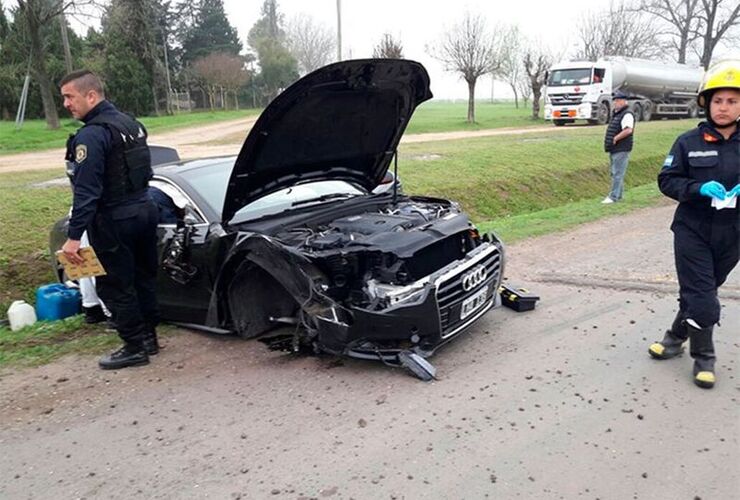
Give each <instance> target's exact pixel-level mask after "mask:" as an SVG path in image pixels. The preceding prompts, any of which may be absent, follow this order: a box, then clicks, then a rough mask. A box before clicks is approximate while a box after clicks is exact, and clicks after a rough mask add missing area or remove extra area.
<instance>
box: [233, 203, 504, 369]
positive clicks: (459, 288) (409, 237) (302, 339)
mask: <svg viewBox="0 0 740 500" xmlns="http://www.w3.org/2000/svg"><path fill="white" fill-rule="evenodd" d="M334 212H336V213H337V214H338V215H339V216H338V217H334V216H332V217H331V218H329V219H328V220H327V219H323V220H319V221H315V220H314V221H312V222H311V223H303V224H298V225H293V226H289V227H285V228H281V230H279V231H277V232H275V233H274V234H272V235H271V236H269V237H267V236H265V235H264V234H260V233H252V232H248V231H243V232H241V233H240V235H239V236H238V237H237V242H236V245H235V247H234V250H233V252H232V253H233V254H234V255H235V256H242V255H243V256H244V257H236V258H244V259H245V260H247V261H249V262H251V263H253V264H254V265H255V266H257V267H258V268H259V269H261V270H264V271H265V272H266V273H267V274H269V275H270V276H271V277H272V278H274V279H275V280H276V281H277V282H278V283H279V288H280V289H282V290H284V291H285V292H287V293H288V294H289V295H290V296H291V297H292V299H293V301H294V304H295V305H296V306H297V307H296V308H297V311H296V313H295V314H294V315H293V316H292V318H293V320H287V318H286V317H285V316H278V315H281V314H282V315H284V314H285V310H283V311H282V312H281V311H273V312H271V313H270V318H272V321H273V322H274V323H276V322H280V321H283V322H291V323H294V324H296V325H298V326H299V328H297V329H296V330H295V332H294V333H292V334H290V335H288V337H291V338H286V335H282V336H277V337H274V338H273V346H281V347H284V348H285V347H287V348H290V347H291V346H292V347H293V348H296V347H297V346H299V345H311V346H312V347H313V348H314V350H317V351H321V352H328V353H332V354H338V355H348V356H353V357H358V358H365V359H382V360H384V361H394V360H395V359H396V358H397V356H398V353H399V352H401V351H411V352H414V353H416V354H418V355H420V356H422V357H427V356H429V355H431V354H432V353H433V352H434V351H435V350H436V349H437V348H439V347H440V346H441V345H443V344H444V343H446V342H447V341H449V340H451V339H452V338H454V337H455V336H456V335H457V334H459V333H461V332H462V331H464V330H465V329H466V328H467V327H469V326H471V325H472V324H473V323H474V322H475V321H476V320H478V319H479V318H480V317H481V316H483V314H485V313H486V312H487V311H488V310H489V309H491V308H492V307H493V306H494V305H495V304H496V297H497V296H498V294H497V290H498V287H499V285H500V282H501V277H502V275H503V263H504V255H503V251H504V249H503V245H502V243H501V242H500V241H499V240H498V239H497V238H496V237H495V236H493V235H483V236H481V235H479V234H478V231H477V229H476V228H475V227H474V226H473V225H472V223H471V222H470V220H469V218H468V216H467V215H465V214H464V213H462V212H461V211H460V209H459V207H458V206H457V205H456V204H455V203H452V202H449V201H446V200H437V199H432V198H404V199H403V200H401V201H400V202H398V203H382V204H380V205H378V206H374V207H373V208H372V209H368V207H367V206H363V207H362V208H361V209H360V210H349V211H348V212H344V213H342V210H336V211H334ZM346 213H349V215H346ZM262 286H265V285H262ZM280 302H282V301H281V300H279V299H276V300H275V301H274V303H275V304H277V303H280ZM245 307H247V306H246V305H245ZM269 308H270V305H268V306H267V309H268V310H269ZM238 309H239V306H238V305H236V304H233V305H232V320H234V318H245V319H242V320H238V319H237V324H233V325H232V327H233V328H234V329H235V330H237V331H239V330H240V329H242V330H243V329H244V328H245V327H246V328H257V329H259V328H267V327H269V324H268V322H266V321H264V320H263V321H258V320H255V319H254V318H252V317H250V316H249V315H245V314H243V311H240V310H238ZM234 310H236V313H234ZM264 310H265V308H264V307H262V308H261V312H262V313H263V314H264ZM255 314H257V311H256V310H255ZM280 318H282V320H281V319H280ZM273 326H275V325H273ZM241 333H242V334H243V335H244V336H247V337H253V336H258V335H261V334H262V333H264V332H262V331H257V330H253V331H251V332H244V331H242V332H241Z"/></svg>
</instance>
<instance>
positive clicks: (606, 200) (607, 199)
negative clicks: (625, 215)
mask: <svg viewBox="0 0 740 500" xmlns="http://www.w3.org/2000/svg"><path fill="white" fill-rule="evenodd" d="M601 203H602V204H603V205H608V204H609V203H614V200H612V199H611V198H609V197H608V196H607V197H606V198H604V199H603V200H601Z"/></svg>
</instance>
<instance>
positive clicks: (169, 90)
mask: <svg viewBox="0 0 740 500" xmlns="http://www.w3.org/2000/svg"><path fill="white" fill-rule="evenodd" d="M162 45H164V72H165V74H166V75H167V113H168V114H171V113H172V82H171V81H170V60H169V57H168V56H167V34H166V33H165V32H164V30H162Z"/></svg>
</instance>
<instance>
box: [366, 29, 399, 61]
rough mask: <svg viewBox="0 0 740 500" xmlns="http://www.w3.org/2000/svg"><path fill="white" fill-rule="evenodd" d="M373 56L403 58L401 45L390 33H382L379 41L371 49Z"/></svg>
mask: <svg viewBox="0 0 740 500" xmlns="http://www.w3.org/2000/svg"><path fill="white" fill-rule="evenodd" d="M373 57H375V58H382V59H403V45H401V41H400V40H396V39H395V38H393V35H391V34H390V33H384V34H383V38H381V39H380V43H378V45H376V46H375V48H374V49H373Z"/></svg>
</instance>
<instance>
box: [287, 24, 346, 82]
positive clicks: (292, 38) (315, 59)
mask: <svg viewBox="0 0 740 500" xmlns="http://www.w3.org/2000/svg"><path fill="white" fill-rule="evenodd" d="M286 41H287V45H288V50H289V51H290V53H291V54H292V55H293V57H295V59H296V61H298V68H299V70H300V72H301V74H302V75H305V74H306V73H310V72H311V71H314V70H315V69H318V68H320V67H322V66H325V65H326V64H328V63H329V61H331V56H332V53H333V52H334V47H335V45H334V35H333V34H332V31H331V30H330V29H329V28H327V27H326V26H324V25H323V24H320V23H318V22H316V21H315V20H314V19H313V18H312V17H311V16H308V15H305V14H302V15H300V16H295V17H293V18H292V19H291V20H290V21H289V22H288V25H287V27H286Z"/></svg>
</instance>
